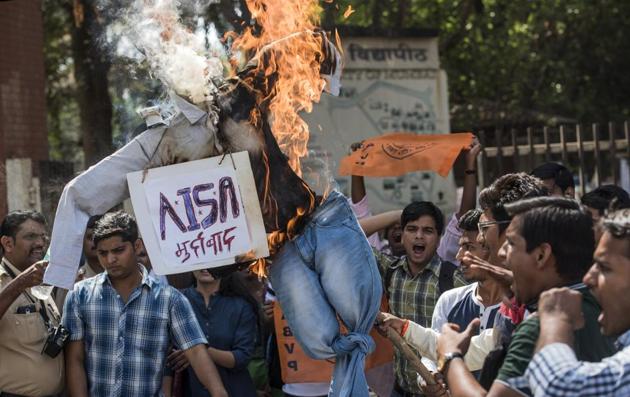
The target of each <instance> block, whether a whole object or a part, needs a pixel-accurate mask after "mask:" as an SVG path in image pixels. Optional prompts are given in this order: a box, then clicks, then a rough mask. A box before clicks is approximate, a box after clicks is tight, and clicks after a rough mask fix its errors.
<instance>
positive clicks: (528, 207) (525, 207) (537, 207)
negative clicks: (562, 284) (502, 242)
mask: <svg viewBox="0 0 630 397" xmlns="http://www.w3.org/2000/svg"><path fill="white" fill-rule="evenodd" d="M505 208H506V210H507V212H508V213H509V214H510V215H511V216H513V217H516V216H518V219H519V223H518V227H519V233H520V235H521V236H522V237H523V238H524V239H525V241H526V249H527V252H531V251H532V250H533V249H534V248H536V247H538V246H540V245H541V244H543V243H547V244H549V245H550V246H551V251H552V252H553V255H554V257H555V259H556V271H557V272H558V274H559V275H560V276H561V277H562V278H564V279H565V280H567V281H575V280H579V279H581V278H582V277H583V276H584V275H585V274H586V272H587V271H588V269H589V268H590V267H591V265H592V264H593V252H594V251H595V235H594V233H593V221H592V220H591V216H590V215H589V213H588V212H587V211H586V210H585V209H584V208H583V207H581V206H580V204H579V203H578V202H577V201H576V200H571V199H567V198H563V197H536V198H531V199H527V200H521V201H517V202H515V203H511V204H507V205H506V206H505Z"/></svg>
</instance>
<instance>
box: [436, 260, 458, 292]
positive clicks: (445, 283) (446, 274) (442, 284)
mask: <svg viewBox="0 0 630 397" xmlns="http://www.w3.org/2000/svg"><path fill="white" fill-rule="evenodd" d="M455 270H457V266H456V265H455V264H454V263H451V262H448V261H442V264H441V265H440V277H439V280H438V289H439V291H440V294H441V293H443V292H445V291H448V290H449V289H453V287H454V286H455V281H454V279H453V275H454V274H455Z"/></svg>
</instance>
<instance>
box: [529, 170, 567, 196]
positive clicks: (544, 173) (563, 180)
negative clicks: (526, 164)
mask: <svg viewBox="0 0 630 397" xmlns="http://www.w3.org/2000/svg"><path fill="white" fill-rule="evenodd" d="M531 175H533V176H535V177H537V178H539V179H542V180H545V179H553V180H554V182H555V184H556V185H558V187H559V188H560V189H561V190H562V192H563V193H564V192H565V191H566V190H567V189H568V188H570V187H573V188H574V187H575V181H574V180H573V174H572V173H571V171H569V169H568V168H567V167H565V166H564V165H562V164H560V163H544V164H541V165H539V166H538V167H536V168H534V169H533V170H532V172H531Z"/></svg>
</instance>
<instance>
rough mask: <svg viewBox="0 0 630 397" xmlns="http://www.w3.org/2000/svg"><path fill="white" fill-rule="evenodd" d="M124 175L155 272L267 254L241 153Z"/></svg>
mask: <svg viewBox="0 0 630 397" xmlns="http://www.w3.org/2000/svg"><path fill="white" fill-rule="evenodd" d="M231 157H232V158H231V159H230V155H228V156H225V157H224V156H218V157H212V158H208V159H203V160H197V161H190V162H187V163H181V164H175V165H170V166H167V167H160V168H153V169H149V170H147V171H146V172H145V171H140V172H133V173H130V174H127V182H128V184H129V192H130V194H131V202H132V205H133V208H134V212H135V214H136V218H137V221H138V227H139V229H140V233H141V234H142V238H143V241H144V245H145V246H146V248H147V253H148V254H149V257H150V258H151V264H152V266H153V268H154V269H155V272H156V273H157V274H160V275H162V274H173V273H182V272H187V271H191V270H198V269H206V268H212V267H218V266H225V265H230V264H233V263H236V262H237V259H236V258H237V257H244V256H246V257H247V258H248V259H250V258H251V259H254V258H261V257H265V256H268V255H269V249H268V247H267V235H266V233H265V227H264V224H263V219H262V213H261V210H260V204H259V202H258V193H257V191H256V185H255V183H254V176H253V173H252V169H251V165H250V162H249V156H248V154H247V152H239V153H233V154H231Z"/></svg>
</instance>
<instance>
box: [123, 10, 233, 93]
mask: <svg viewBox="0 0 630 397" xmlns="http://www.w3.org/2000/svg"><path fill="white" fill-rule="evenodd" d="M132 7H133V8H134V12H133V13H132V14H131V15H133V17H132V19H131V20H130V21H129V22H130V25H129V28H131V37H132V38H133V42H134V44H135V45H136V47H138V48H139V49H140V51H141V52H142V53H143V54H144V56H145V58H146V61H147V62H148V64H149V67H150V69H151V71H152V73H154V75H155V77H157V78H158V79H160V80H161V81H162V82H163V83H164V84H165V85H166V86H168V87H169V88H170V89H172V90H173V91H175V93H177V94H178V95H180V96H182V97H185V98H188V99H189V100H190V101H191V102H192V103H194V104H202V103H204V102H212V101H213V100H214V95H215V94H216V92H217V84H220V81H221V80H222V79H223V75H224V69H223V64H222V62H221V59H220V58H219V56H220V52H219V51H218V49H212V48H211V49H206V45H205V44H206V40H205V38H204V37H200V35H197V34H195V33H193V32H192V31H191V30H189V29H187V28H185V27H184V26H183V25H182V24H181V21H180V14H179V12H180V10H179V2H177V1H174V0H156V1H154V2H146V1H144V0H136V1H135V2H134V3H133V6H132Z"/></svg>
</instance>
